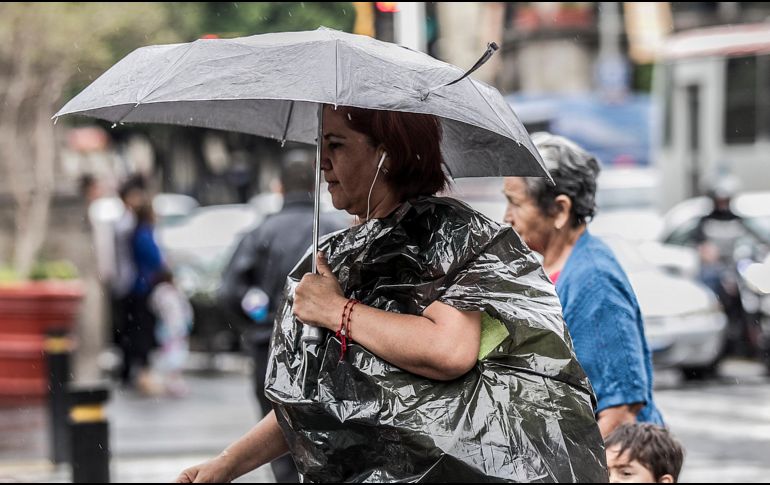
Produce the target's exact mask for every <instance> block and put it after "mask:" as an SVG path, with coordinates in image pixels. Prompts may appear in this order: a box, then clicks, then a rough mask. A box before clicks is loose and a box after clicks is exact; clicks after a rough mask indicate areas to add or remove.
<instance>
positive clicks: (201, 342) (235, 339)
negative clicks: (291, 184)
mask: <svg viewBox="0 0 770 485" xmlns="http://www.w3.org/2000/svg"><path fill="white" fill-rule="evenodd" d="M325 200H326V202H324V201H325ZM321 201H322V203H321V210H322V211H323V213H324V214H326V215H327V216H329V217H338V218H340V220H341V222H342V225H344V224H350V223H352V222H353V221H352V218H351V217H350V216H348V215H347V214H346V213H344V212H342V211H337V210H335V209H334V208H333V207H332V206H331V200H330V198H325V197H322V199H321ZM177 202H180V204H179V205H182V204H181V202H182V201H181V200H179V201H177ZM282 204H283V197H282V196H281V194H278V193H263V194H258V195H256V196H254V197H252V199H251V200H250V201H249V202H248V203H246V204H231V205H214V206H206V207H198V208H195V209H193V210H192V211H191V212H190V213H189V214H188V215H187V216H185V217H181V218H179V219H176V220H174V221H173V223H167V224H163V225H160V224H159V225H158V227H157V233H156V234H157V239H158V244H159V245H160V247H161V249H162V250H163V253H164V255H165V257H166V259H167V261H168V263H169V266H170V267H171V269H172V271H173V273H174V275H175V278H176V281H177V283H178V284H179V286H180V287H181V288H182V290H183V291H184V292H185V294H187V295H188V297H190V301H191V303H192V305H193V310H194V313H195V315H194V317H195V322H194V326H193V332H192V339H191V345H192V346H193V347H194V348H197V349H199V350H203V351H207V352H222V351H235V350H239V349H240V348H241V343H242V342H241V336H242V334H243V331H244V330H245V329H246V328H247V327H248V326H249V325H251V324H252V322H251V321H249V320H248V319H246V318H245V317H244V316H243V315H240V314H236V313H234V312H233V311H232V310H231V309H229V308H225V307H223V306H222V305H220V303H219V301H218V298H217V291H218V289H219V285H220V284H221V279H222V272H223V271H224V269H225V267H226V266H227V264H228V262H229V261H230V258H231V256H232V254H233V252H234V251H235V249H236V247H237V246H238V244H239V243H240V241H241V239H242V238H243V236H244V235H245V234H246V233H248V232H250V231H251V230H253V229H254V228H256V227H257V226H259V224H261V223H262V221H264V219H265V218H266V217H267V216H269V215H270V214H273V213H275V212H278V211H279V210H280V209H281V206H282ZM310 244H311V241H310V240H308V246H310Z"/></svg>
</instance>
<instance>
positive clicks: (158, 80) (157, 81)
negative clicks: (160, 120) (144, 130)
mask: <svg viewBox="0 0 770 485" xmlns="http://www.w3.org/2000/svg"><path fill="white" fill-rule="evenodd" d="M197 42H198V41H197V40H195V41H193V42H190V45H189V47H188V48H187V50H186V51H184V53H183V54H182V55H181V56H179V57H178V58H177V59H176V60H175V61H174V63H173V64H171V65H169V66H168V67H167V68H166V69H165V70H164V71H163V73H162V74H161V75H160V76H158V77H157V78H156V79H155V82H154V83H153V86H152V87H151V88H150V89H149V90H148V91H147V92H146V93H145V94H144V95H142V96H141V99H137V101H136V104H134V106H132V107H131V109H130V110H128V112H126V114H124V115H123V116H121V117H120V120H118V122H120V121H123V120H124V119H126V116H128V115H130V114H131V113H132V112H133V111H134V109H136V107H137V106H139V105H140V104H142V102H143V101H144V100H145V99H147V98H148V97H149V96H150V95H151V94H153V93H154V92H155V91H157V90H158V88H160V87H161V86H162V85H163V84H164V82H165V81H168V80H167V79H166V80H164V77H166V75H167V74H168V73H169V72H171V70H172V69H174V68H175V67H176V66H177V65H178V64H179V63H180V62H182V59H184V58H185V57H187V55H188V54H189V53H190V51H192V48H193V47H194V46H195V44H196V43H197Z"/></svg>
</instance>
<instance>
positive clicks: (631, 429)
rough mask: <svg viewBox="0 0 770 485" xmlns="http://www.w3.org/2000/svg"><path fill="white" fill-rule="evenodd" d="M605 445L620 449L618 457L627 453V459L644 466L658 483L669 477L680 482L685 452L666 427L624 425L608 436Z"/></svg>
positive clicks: (644, 424)
mask: <svg viewBox="0 0 770 485" xmlns="http://www.w3.org/2000/svg"><path fill="white" fill-rule="evenodd" d="M605 446H606V447H607V449H609V448H611V447H613V446H619V447H620V449H619V450H618V456H620V455H622V454H623V453H625V452H626V451H628V460H629V461H638V462H639V463H641V464H642V465H644V466H645V467H646V468H648V469H649V470H650V471H651V472H652V474H653V476H654V477H655V480H658V479H660V477H662V476H663V475H666V474H670V475H671V476H672V477H674V482H678V481H679V472H680V471H681V470H682V462H684V450H683V449H682V445H681V444H680V443H679V441H677V440H676V438H674V437H673V436H671V433H669V431H668V430H667V429H666V428H663V427H660V426H656V425H654V424H649V423H636V424H624V425H622V426H619V427H618V428H616V429H615V431H613V432H612V433H611V434H610V435H609V436H608V437H607V440H606V441H605Z"/></svg>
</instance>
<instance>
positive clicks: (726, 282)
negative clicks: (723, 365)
mask: <svg viewBox="0 0 770 485" xmlns="http://www.w3.org/2000/svg"><path fill="white" fill-rule="evenodd" d="M737 190H738V182H737V180H736V179H735V178H734V177H731V176H724V177H722V178H720V180H719V181H718V182H717V183H715V184H713V185H712V186H711V187H710V188H709V189H708V195H709V198H710V199H711V201H712V203H713V208H712V210H711V212H709V213H708V214H706V215H705V216H703V217H702V218H701V219H700V220H699V221H698V225H697V226H696V227H695V231H694V232H693V239H694V241H693V242H694V243H695V245H696V247H697V249H698V256H699V263H700V267H699V272H698V277H699V279H700V280H701V282H703V284H705V285H706V286H708V287H709V288H710V289H711V290H712V291H713V292H714V294H715V295H716V296H717V298H718V299H719V302H720V303H721V304H722V306H723V307H724V309H725V314H727V317H728V321H729V326H728V330H727V345H726V348H725V352H726V353H729V354H734V355H739V356H744V357H752V356H753V355H755V354H756V353H757V352H758V351H759V348H760V344H759V340H760V336H759V334H760V329H759V328H758V327H757V325H756V324H755V323H754V322H751V319H750V318H749V316H748V315H747V313H746V310H745V308H744V307H743V302H742V300H741V294H740V291H739V288H738V279H739V275H738V269H737V264H738V261H737V258H736V248H737V247H738V246H739V245H741V244H743V245H744V246H745V243H749V244H750V245H751V246H758V245H760V242H761V238H758V237H756V235H755V234H754V233H753V232H752V231H751V230H750V228H749V227H748V226H747V225H746V223H745V221H744V220H743V218H742V217H741V216H739V215H738V214H736V213H735V212H733V210H732V208H731V207H730V206H731V202H732V199H733V197H734V196H735V193H736V192H737ZM712 371H713V370H712Z"/></svg>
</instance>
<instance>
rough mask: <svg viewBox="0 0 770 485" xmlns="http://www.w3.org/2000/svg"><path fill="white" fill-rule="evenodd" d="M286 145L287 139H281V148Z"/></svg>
mask: <svg viewBox="0 0 770 485" xmlns="http://www.w3.org/2000/svg"><path fill="white" fill-rule="evenodd" d="M284 146H286V139H283V140H281V148H283V147H284Z"/></svg>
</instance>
